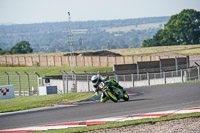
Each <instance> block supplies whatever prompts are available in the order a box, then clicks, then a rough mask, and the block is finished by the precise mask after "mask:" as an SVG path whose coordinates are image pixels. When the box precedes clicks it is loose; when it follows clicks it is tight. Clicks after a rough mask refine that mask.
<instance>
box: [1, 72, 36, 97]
mask: <svg viewBox="0 0 200 133" xmlns="http://www.w3.org/2000/svg"><path fill="white" fill-rule="evenodd" d="M3 85H13V86H14V88H15V95H19V96H30V95H35V94H37V92H38V76H37V75H36V74H34V73H31V74H30V73H27V72H24V73H18V72H9V73H8V72H4V73H0V86H3Z"/></svg>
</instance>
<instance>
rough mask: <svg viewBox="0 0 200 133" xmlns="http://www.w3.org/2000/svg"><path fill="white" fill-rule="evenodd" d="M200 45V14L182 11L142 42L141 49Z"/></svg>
mask: <svg viewBox="0 0 200 133" xmlns="http://www.w3.org/2000/svg"><path fill="white" fill-rule="evenodd" d="M189 44H200V12H199V11H196V10H194V9H184V10H183V11H181V12H180V13H179V14H176V15H173V16H171V18H170V19H169V21H168V22H167V24H165V25H164V29H160V30H159V31H158V32H157V33H156V34H155V35H154V36H153V38H150V39H146V40H144V41H143V43H142V46H143V47H152V46H170V45H189Z"/></svg>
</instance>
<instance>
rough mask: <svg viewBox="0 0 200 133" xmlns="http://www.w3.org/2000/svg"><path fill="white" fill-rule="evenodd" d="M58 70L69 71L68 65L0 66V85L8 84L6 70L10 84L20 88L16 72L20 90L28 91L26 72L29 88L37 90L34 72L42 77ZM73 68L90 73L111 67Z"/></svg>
mask: <svg viewBox="0 0 200 133" xmlns="http://www.w3.org/2000/svg"><path fill="white" fill-rule="evenodd" d="M60 70H61V71H64V70H65V71H66V72H69V73H71V68H70V67H0V86H2V85H7V84H8V76H7V75H6V74H5V72H7V73H8V74H9V78H10V79H9V80H10V84H12V85H14V87H15V91H18V90H19V88H20V87H19V86H20V84H19V79H18V75H17V74H16V72H18V73H19V74H20V75H21V76H20V77H21V90H22V91H28V90H29V87H28V80H27V75H26V74H25V73H24V72H27V73H28V74H29V78H30V89H32V87H33V88H34V89H35V90H37V88H38V86H37V76H36V74H34V72H37V73H38V74H39V75H40V76H41V77H43V76H52V75H53V76H55V75H61V73H60ZM74 70H75V72H76V73H84V71H86V72H91V73H96V72H98V71H99V72H111V71H112V67H75V68H74Z"/></svg>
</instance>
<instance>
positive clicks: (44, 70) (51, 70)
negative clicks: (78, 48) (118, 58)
mask: <svg viewBox="0 0 200 133" xmlns="http://www.w3.org/2000/svg"><path fill="white" fill-rule="evenodd" d="M60 70H61V71H64V70H65V71H66V72H71V68H70V67H0V74H1V75H2V74H3V75H5V73H4V72H8V73H11V74H15V75H16V73H15V72H18V73H20V74H21V73H23V74H24V72H27V73H29V74H34V72H37V73H38V74H39V75H40V76H41V77H42V76H50V75H61V73H60ZM74 70H75V72H76V73H84V71H86V72H91V73H96V72H98V71H99V72H112V67H74Z"/></svg>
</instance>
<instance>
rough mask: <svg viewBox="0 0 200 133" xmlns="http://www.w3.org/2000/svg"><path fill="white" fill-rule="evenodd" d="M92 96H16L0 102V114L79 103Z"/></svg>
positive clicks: (90, 94)
mask: <svg viewBox="0 0 200 133" xmlns="http://www.w3.org/2000/svg"><path fill="white" fill-rule="evenodd" d="M92 96H94V94H93V93H70V94H55V95H44V96H16V97H15V98H13V99H5V100H0V112H1V113H2V112H11V111H19V110H26V109H32V108H38V107H45V106H53V105H55V104H59V103H62V102H74V101H80V100H84V99H87V98H90V97H92Z"/></svg>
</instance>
